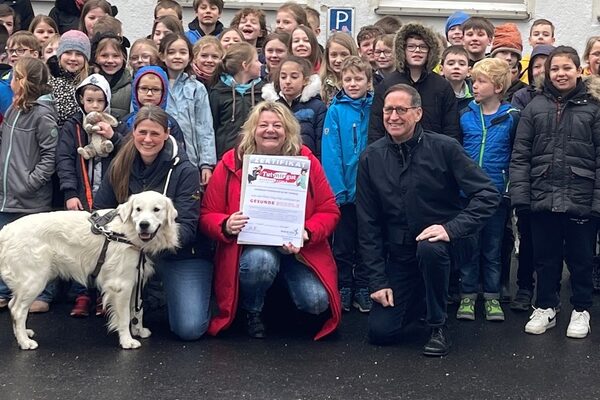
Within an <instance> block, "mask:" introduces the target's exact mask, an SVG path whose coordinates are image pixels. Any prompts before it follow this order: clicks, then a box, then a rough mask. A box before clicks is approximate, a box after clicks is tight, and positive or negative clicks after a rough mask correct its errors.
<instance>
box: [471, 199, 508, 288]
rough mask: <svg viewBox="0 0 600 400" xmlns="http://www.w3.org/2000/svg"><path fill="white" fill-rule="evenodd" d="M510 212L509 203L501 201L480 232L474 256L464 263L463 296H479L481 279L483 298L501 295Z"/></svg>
mask: <svg viewBox="0 0 600 400" xmlns="http://www.w3.org/2000/svg"><path fill="white" fill-rule="evenodd" d="M507 215H508V207H507V206H506V205H505V204H500V206H499V207H498V209H497V210H496V213H495V214H494V215H492V217H491V218H490V219H488V221H487V222H486V223H485V225H484V226H483V228H482V230H481V232H480V233H479V237H478V240H477V241H476V242H477V243H476V244H475V248H474V249H473V252H472V256H471V259H470V260H468V261H467V262H466V263H465V264H463V265H462V266H461V268H460V272H461V292H462V293H461V295H462V296H463V297H471V298H476V297H477V293H478V292H479V282H480V280H481V283H482V285H483V293H484V298H485V299H499V297H500V274H501V271H502V263H501V251H502V238H503V236H504V226H505V225H506V217H507Z"/></svg>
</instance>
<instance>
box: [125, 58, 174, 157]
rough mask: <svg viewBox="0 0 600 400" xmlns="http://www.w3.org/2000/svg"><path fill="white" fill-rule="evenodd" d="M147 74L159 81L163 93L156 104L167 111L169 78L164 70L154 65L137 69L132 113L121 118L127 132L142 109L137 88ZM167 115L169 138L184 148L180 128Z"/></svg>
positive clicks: (132, 94)
mask: <svg viewBox="0 0 600 400" xmlns="http://www.w3.org/2000/svg"><path fill="white" fill-rule="evenodd" d="M147 74H152V75H156V76H157V77H158V78H159V79H160V81H161V83H162V88H163V91H162V98H161V99H160V103H159V104H158V106H159V107H160V108H162V109H163V110H165V111H166V109H167V97H168V95H169V78H168V77H167V73H166V72H165V70H164V69H162V68H161V67H157V66H156V65H149V66H146V67H142V68H140V69H138V71H137V72H136V74H135V77H134V78H133V85H132V87H131V109H132V111H131V113H130V114H129V115H126V116H125V117H123V122H124V123H125V125H126V126H127V129H128V130H131V129H133V123H134V122H135V117H136V116H137V113H138V111H140V108H142V107H143V106H142V105H141V104H140V101H139V99H138V96H137V88H138V86H139V84H140V79H142V77H143V76H144V75H147ZM167 115H168V117H169V133H170V134H171V136H173V137H174V138H175V139H177V141H178V142H179V143H182V144H183V145H184V146H185V143H184V140H183V132H181V128H180V127H179V124H178V123H177V121H176V120H175V118H173V116H172V115H171V114H168V113H167Z"/></svg>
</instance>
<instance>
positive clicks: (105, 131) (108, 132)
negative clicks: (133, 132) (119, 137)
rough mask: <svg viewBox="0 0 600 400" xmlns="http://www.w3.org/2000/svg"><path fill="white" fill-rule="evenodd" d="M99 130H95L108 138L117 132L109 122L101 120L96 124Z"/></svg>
mask: <svg viewBox="0 0 600 400" xmlns="http://www.w3.org/2000/svg"><path fill="white" fill-rule="evenodd" d="M96 126H97V127H98V128H100V129H99V130H97V131H95V132H96V133H97V134H98V135H101V136H104V137H105V138H106V139H111V138H112V137H113V135H114V134H115V131H114V130H113V128H112V126H110V124H109V123H108V122H104V121H100V122H98V123H97V124H96Z"/></svg>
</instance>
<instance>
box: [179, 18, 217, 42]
mask: <svg viewBox="0 0 600 400" xmlns="http://www.w3.org/2000/svg"><path fill="white" fill-rule="evenodd" d="M188 28H190V30H189V31H187V32H186V33H185V36H186V37H187V38H188V40H189V41H190V43H191V44H192V46H193V45H194V44H195V43H196V42H197V41H198V40H200V39H201V38H202V37H204V36H206V35H211V36H219V35H220V34H221V32H223V24H222V23H221V21H217V23H216V24H215V30H214V31H212V32H210V33H205V32H204V31H203V30H202V28H200V23H199V22H198V17H196V18H194V19H193V20H192V22H190V23H189V24H188Z"/></svg>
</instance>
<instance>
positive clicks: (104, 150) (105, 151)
mask: <svg viewBox="0 0 600 400" xmlns="http://www.w3.org/2000/svg"><path fill="white" fill-rule="evenodd" d="M98 122H106V123H108V124H109V125H110V126H112V127H113V128H114V127H116V126H117V125H118V124H119V123H118V122H117V120H116V119H115V118H114V117H113V116H112V115H110V114H107V113H103V112H97V111H92V112H90V113H88V114H87V115H86V116H85V117H84V118H83V129H84V130H85V131H86V132H87V133H88V135H89V139H90V140H89V144H88V145H87V146H85V147H79V148H78V149H77V153H79V154H81V156H82V157H83V158H85V159H86V160H89V159H90V158H93V157H106V156H108V155H109V154H110V152H111V151H113V149H114V145H113V144H112V142H111V141H110V140H109V139H106V138H105V137H104V136H102V135H99V134H97V133H96V132H97V131H99V130H100V127H99V126H98V125H97V124H98Z"/></svg>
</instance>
